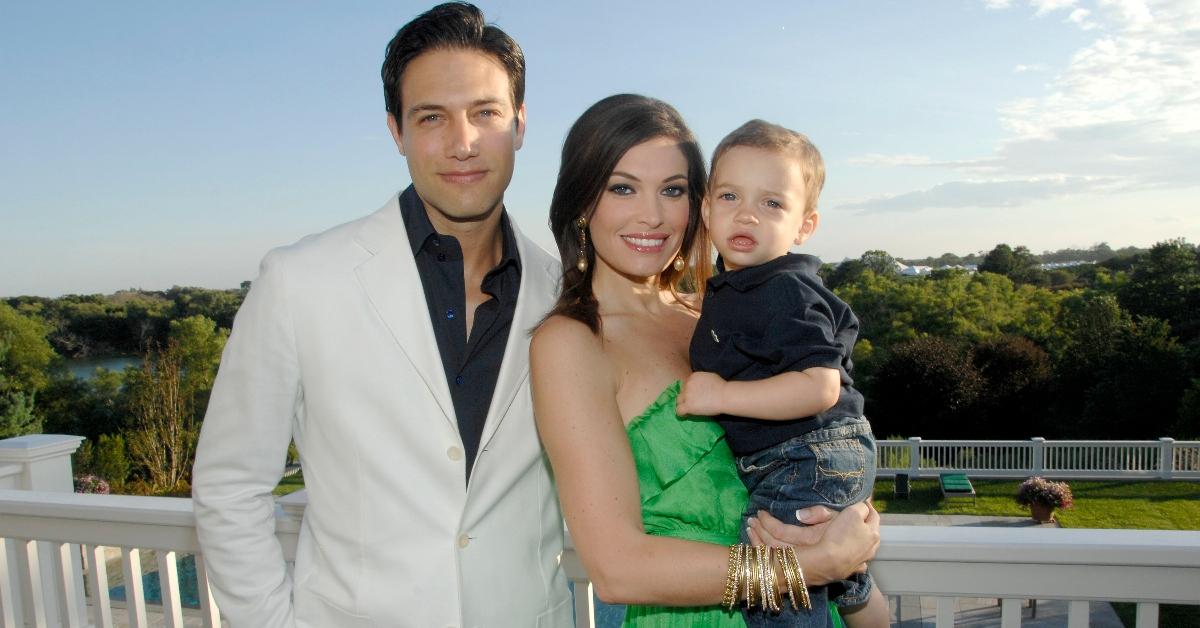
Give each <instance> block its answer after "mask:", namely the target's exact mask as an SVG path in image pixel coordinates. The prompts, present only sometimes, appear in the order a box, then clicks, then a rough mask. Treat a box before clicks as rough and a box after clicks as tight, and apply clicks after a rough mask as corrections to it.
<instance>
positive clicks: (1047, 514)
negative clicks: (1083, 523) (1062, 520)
mask: <svg viewBox="0 0 1200 628" xmlns="http://www.w3.org/2000/svg"><path fill="white" fill-rule="evenodd" d="M1016 499H1017V503H1018V504H1020V505H1022V506H1028V507H1029V512H1030V514H1031V515H1033V518H1034V519H1036V520H1037V521H1040V522H1042V523H1046V522H1048V521H1054V509H1055V508H1062V509H1063V510H1066V509H1068V508H1071V507H1072V506H1074V505H1075V498H1074V496H1072V495H1071V487H1070V486H1067V483H1066V482H1051V481H1050V480H1047V479H1046V478H1042V477H1032V478H1029V479H1028V480H1025V481H1024V482H1021V486H1020V487H1019V488H1017V498H1016Z"/></svg>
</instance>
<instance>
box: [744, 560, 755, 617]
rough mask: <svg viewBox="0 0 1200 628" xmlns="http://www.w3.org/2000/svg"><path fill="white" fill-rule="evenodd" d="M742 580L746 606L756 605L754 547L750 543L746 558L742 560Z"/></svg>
mask: <svg viewBox="0 0 1200 628" xmlns="http://www.w3.org/2000/svg"><path fill="white" fill-rule="evenodd" d="M742 580H743V588H745V590H746V594H745V595H744V596H743V598H744V599H745V602H746V608H751V607H753V606H754V548H753V547H751V546H749V545H747V546H746V560H745V561H743V562H742Z"/></svg>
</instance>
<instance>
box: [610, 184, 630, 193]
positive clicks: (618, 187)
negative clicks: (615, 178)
mask: <svg viewBox="0 0 1200 628" xmlns="http://www.w3.org/2000/svg"><path fill="white" fill-rule="evenodd" d="M608 191H609V192H612V193H613V194H617V195H619V196H628V195H630V194H633V188H632V187H630V186H629V185H627V184H625V183H614V184H612V185H610V186H608Z"/></svg>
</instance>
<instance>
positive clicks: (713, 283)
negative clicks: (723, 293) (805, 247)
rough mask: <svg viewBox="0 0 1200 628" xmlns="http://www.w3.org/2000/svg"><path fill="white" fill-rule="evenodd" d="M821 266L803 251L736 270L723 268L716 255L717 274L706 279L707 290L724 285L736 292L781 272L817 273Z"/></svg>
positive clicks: (817, 260)
mask: <svg viewBox="0 0 1200 628" xmlns="http://www.w3.org/2000/svg"><path fill="white" fill-rule="evenodd" d="M820 268H821V260H820V259H818V258H817V257H815V256H812V255H806V254H804V253H785V254H783V255H780V256H779V257H776V258H775V259H773V260H771V261H769V262H766V263H764V264H759V265H758V266H750V267H748V268H739V269H737V270H725V260H723V259H721V257H720V256H717V274H716V275H713V276H712V278H711V279H709V280H708V288H709V290H717V289H719V288H721V287H723V286H725V285H729V286H731V287H732V288H733V289H734V290H737V291H738V292H745V291H747V290H750V289H753V288H755V287H757V286H759V285H761V284H763V283H764V282H766V281H767V280H768V279H770V278H772V277H774V276H775V275H777V274H779V273H781V272H792V273H797V272H799V273H806V274H810V275H815V274H817V270H818V269H820Z"/></svg>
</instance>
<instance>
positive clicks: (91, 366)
mask: <svg viewBox="0 0 1200 628" xmlns="http://www.w3.org/2000/svg"><path fill="white" fill-rule="evenodd" d="M141 363H142V358H141V356H136V355H110V356H104V357H94V358H76V359H74V360H67V371H68V372H70V373H71V376H72V377H75V378H76V379H91V378H92V377H93V376H94V375H95V373H96V369H98V368H104V369H108V370H110V371H123V370H125V367H127V366H138V365H140V364H141Z"/></svg>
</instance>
